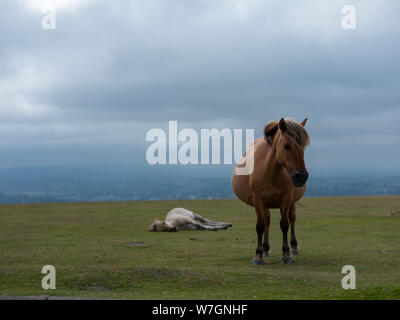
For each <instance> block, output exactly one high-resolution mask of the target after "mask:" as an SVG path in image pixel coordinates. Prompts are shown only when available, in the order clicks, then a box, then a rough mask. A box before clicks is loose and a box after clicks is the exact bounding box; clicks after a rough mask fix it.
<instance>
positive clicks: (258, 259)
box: [253, 258, 265, 266]
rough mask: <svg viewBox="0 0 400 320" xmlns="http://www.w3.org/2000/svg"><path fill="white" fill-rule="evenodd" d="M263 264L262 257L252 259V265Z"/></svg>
mask: <svg viewBox="0 0 400 320" xmlns="http://www.w3.org/2000/svg"><path fill="white" fill-rule="evenodd" d="M263 264H265V263H264V260H263V259H260V258H254V259H253V266H262V265H263Z"/></svg>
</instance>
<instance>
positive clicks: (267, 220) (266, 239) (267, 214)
mask: <svg viewBox="0 0 400 320" xmlns="http://www.w3.org/2000/svg"><path fill="white" fill-rule="evenodd" d="M270 220H271V213H270V212H269V210H268V208H264V225H265V229H264V243H263V248H264V257H268V253H269V225H270Z"/></svg>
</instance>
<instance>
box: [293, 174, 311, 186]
mask: <svg viewBox="0 0 400 320" xmlns="http://www.w3.org/2000/svg"><path fill="white" fill-rule="evenodd" d="M291 177H292V181H293V184H294V185H295V186H296V187H302V186H304V185H305V184H306V182H307V179H308V172H307V171H305V172H300V171H295V172H293V173H292V174H291Z"/></svg>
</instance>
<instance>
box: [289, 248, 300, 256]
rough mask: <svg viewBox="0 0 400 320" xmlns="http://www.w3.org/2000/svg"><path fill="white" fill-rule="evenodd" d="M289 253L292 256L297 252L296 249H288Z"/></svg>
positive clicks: (297, 253) (296, 254)
mask: <svg viewBox="0 0 400 320" xmlns="http://www.w3.org/2000/svg"><path fill="white" fill-rule="evenodd" d="M290 253H291V255H292V256H298V255H299V252H298V251H297V249H290Z"/></svg>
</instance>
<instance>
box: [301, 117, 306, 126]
mask: <svg viewBox="0 0 400 320" xmlns="http://www.w3.org/2000/svg"><path fill="white" fill-rule="evenodd" d="M307 120H308V118H305V119H304V120H303V121H302V122H301V125H302V126H303V127H305V126H306V123H307Z"/></svg>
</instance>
